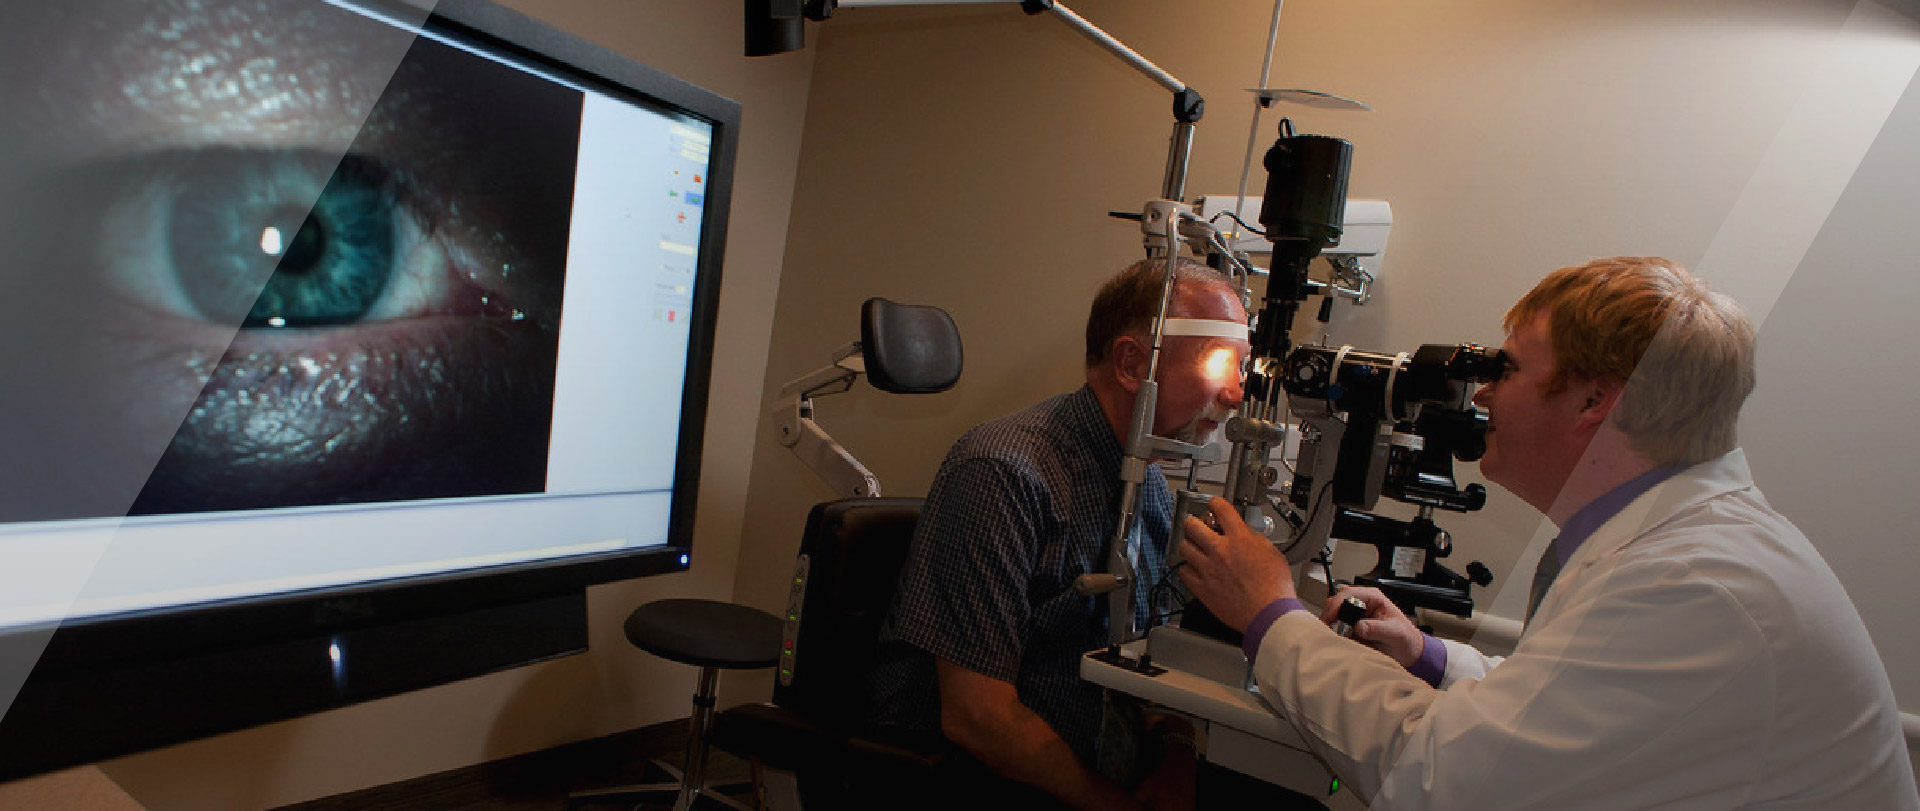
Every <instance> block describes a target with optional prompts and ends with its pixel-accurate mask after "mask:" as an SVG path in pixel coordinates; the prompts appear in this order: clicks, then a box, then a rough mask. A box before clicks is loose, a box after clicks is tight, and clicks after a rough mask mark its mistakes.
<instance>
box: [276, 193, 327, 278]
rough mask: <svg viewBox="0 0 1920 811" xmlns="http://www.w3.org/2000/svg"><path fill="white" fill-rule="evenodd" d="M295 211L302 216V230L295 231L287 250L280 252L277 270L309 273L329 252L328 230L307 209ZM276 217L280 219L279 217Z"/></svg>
mask: <svg viewBox="0 0 1920 811" xmlns="http://www.w3.org/2000/svg"><path fill="white" fill-rule="evenodd" d="M293 213H294V214H295V215H296V216H299V217H300V230H298V231H295V232H294V234H293V238H292V239H291V240H289V241H288V242H287V245H286V250H285V251H283V252H281V254H280V265H279V267H277V268H275V270H277V271H278V272H280V273H307V272H309V271H312V270H313V269H314V267H315V266H316V265H318V264H320V258H321V257H323V256H325V255H326V253H327V230H326V228H325V227H324V226H322V225H321V224H320V223H318V222H315V221H314V219H313V217H312V216H311V215H309V214H307V213H306V211H305V210H301V209H296V210H295V211H294V212H293ZM274 219H276V220H280V218H279V217H275V218H274ZM288 219H291V218H288ZM282 233H285V232H284V231H282Z"/></svg>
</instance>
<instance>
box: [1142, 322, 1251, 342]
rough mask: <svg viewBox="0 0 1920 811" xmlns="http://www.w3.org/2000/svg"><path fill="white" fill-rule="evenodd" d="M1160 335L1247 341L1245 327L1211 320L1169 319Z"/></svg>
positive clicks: (1235, 323)
mask: <svg viewBox="0 0 1920 811" xmlns="http://www.w3.org/2000/svg"><path fill="white" fill-rule="evenodd" d="M1160 334H1161V335H1166V336H1173V335H1191V336H1195V337H1199V338H1227V339H1229V340H1234V341H1244V340H1246V339H1247V325H1246V324H1242V323H1240V322H1238V321H1222V320H1218V319H1213V318H1169V319H1167V320H1166V326H1165V327H1164V329H1162V331H1161V333H1160Z"/></svg>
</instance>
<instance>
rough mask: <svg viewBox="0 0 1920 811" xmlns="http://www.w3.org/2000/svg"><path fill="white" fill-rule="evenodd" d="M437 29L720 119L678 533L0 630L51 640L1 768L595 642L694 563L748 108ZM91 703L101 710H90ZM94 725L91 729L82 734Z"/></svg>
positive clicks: (624, 95) (132, 747)
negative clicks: (584, 551) (624, 612)
mask: <svg viewBox="0 0 1920 811" xmlns="http://www.w3.org/2000/svg"><path fill="white" fill-rule="evenodd" d="M321 1H322V0H313V2H316V3H318V2H321ZM400 16H402V17H410V18H412V19H419V18H420V16H421V15H420V12H419V11H418V10H411V11H402V12H400ZM423 25H424V27H425V28H428V29H430V30H433V31H435V32H437V33H440V34H444V35H446V36H449V37H452V38H455V39H459V40H464V41H467V42H472V43H476V44H479V45H481V46H482V47H484V48H487V49H491V50H494V51H497V52H499V53H502V54H506V55H509V56H511V57H513V58H516V59H520V60H525V61H526V62H529V63H531V64H533V65H536V66H538V67H540V68H542V69H545V70H551V71H553V72H554V73H556V74H558V75H560V76H564V77H566V78H567V79H569V80H571V81H575V82H578V83H580V84H582V85H584V86H586V87H589V88H592V89H593V90H595V91H597V92H600V93H603V94H606V95H609V96H612V97H614V98H616V99H621V100H626V101H633V102H638V103H640V104H642V105H647V106H652V107H655V108H664V109H667V110H671V111H674V112H678V113H683V114H686V115H689V116H692V117H694V118H697V119H700V120H702V121H704V122H706V123H709V124H711V125H712V126H713V128H714V132H713V140H712V148H711V152H710V155H711V163H710V166H709V168H708V182H707V192H706V197H705V199H704V203H703V205H702V207H701V217H702V227H701V235H702V236H701V240H700V245H699V249H698V252H697V256H696V264H695V268H696V275H695V284H694V291H693V293H694V294H693V300H692V311H691V313H690V316H691V318H690V322H691V323H690V333H689V336H688V338H689V339H688V348H687V366H686V376H685V386H684V388H683V392H682V399H681V412H680V424H679V438H678V444H677V451H676V462H675V470H674V479H673V495H672V499H671V508H670V518H669V525H668V534H667V540H666V543H664V544H661V545H655V546H649V547H644V548H638V549H623V550H618V551H611V552H604V553H596V554H590V555H582V556H574V557H567V558H557V559H550V560H542V561H532V562H525V563H518V564H508V565H501V566H492V567H484V568H478V569H468V570H459V571H452V572H443V573H437V574H429V575H421V576H414V577H406V578H397V579H393V580H382V581H371V582H363V583H355V584H350V585H346V586H340V587H330V588H322V589H313V590H302V591H293V592H284V593H277V594H270V595H261V596H255V597H246V598H239V599H233V600H223V601H215V602H207V603H198V604H191V605H186V606H176V607H162V608H155V609H145V610H134V611H128V612H122V613H115V614H107V615H101V616H93V617H81V618H73V619H70V620H66V621H64V622H62V623H61V624H60V626H59V627H58V628H57V629H56V628H44V627H42V628H27V629H12V630H9V631H5V632H0V652H6V651H8V650H31V649H32V648H35V647H39V645H40V644H41V643H42V642H44V644H45V647H44V649H43V650H42V651H41V652H40V655H39V657H38V659H37V661H36V663H35V666H34V669H33V672H32V674H31V675H30V676H29V677H28V679H27V682H26V684H25V685H24V686H23V688H22V689H21V691H20V694H19V696H18V697H17V698H16V700H15V703H14V705H13V706H11V707H8V708H7V713H6V718H4V719H0V780H7V779H11V778H15V777H21V776H25V775H29V774H35V773H39V772H44V771H49V770H52V769H56V768H62V767H65V766H69V765H74V764H78V763H85V762H89V761H93V760H98V759H101V758H104V757H110V756H114V755H120V754H126V753H129V752H134V751H139V750H143V749H147V748H152V747H156V746H161V745H165V744H170V743H177V742H180V741H185V740H190V739H193V738H198V737H203V736H206V735H209V734H215V733H218V732H223V731H229V730H232V729H239V728H243V727H246V726H252V725H256V724H259V723H265V722H268V721H273V720H280V719H283V718H289V717H294V716H297V715H303V714H307V713H311V712H315V711H319V710H324V709H330V708H333V707H338V706H345V705H347V704H352V703H357V702H360V701H365V700H368V699H372V698H378V697H382V696H386V695H392V694H395V693H398V692H404V691H407V690H412V689H418V688H421V687H426V686H430V685H432V684H440V683H445V682H448V681H453V680H457V679H461V678H468V677H472V676H477V675H482V674H484V673H486V672H491V671H494V670H499V669H504V668H508V667H514V666H519V665H523V664H527V663H530V662H535V661H539V660H542V659H545V658H551V657H554V656H561V655H566V654H569V653H577V652H581V651H583V650H584V649H585V639H586V635H585V631H586V612H585V589H586V587H587V586H590V585H595V584H600V583H606V582H612V581H617V580H626V579H631V578H636V577H643V576H647V575H654V574H662V573H669V572H676V571H683V570H685V569H687V568H689V567H690V565H691V555H692V547H693V528H694V508H695V503H696V500H697V497H698V483H699V476H700V470H701V465H700V458H701V446H702V442H703V438H704V433H705V426H706V406H707V396H708V385H709V382H710V380H711V365H712V358H713V342H714V329H715V322H716V314H717V310H718V302H719V291H720V281H721V262H722V257H723V253H724V247H725V244H726V235H727V219H728V213H729V206H730V201H731V190H732V181H733V165H734V162H735V159H736V157H737V151H738V142H739V134H738V130H739V124H740V106H739V104H738V103H736V102H734V101H732V100H729V99H727V98H724V97H722V96H719V95H717V94H714V93H711V92H709V91H707V90H704V89H702V88H699V87H697V86H695V85H693V84H690V83H688V82H685V81H683V80H680V79H678V78H676V77H673V76H671V75H668V74H666V73H664V72H661V71H658V70H655V69H653V68H650V67H647V66H645V65H641V64H639V63H637V62H634V61H632V60H630V59H628V58H626V57H623V56H620V55H619V54H616V53H614V52H612V51H610V50H607V49H605V48H602V47H599V46H597V45H593V44H591V43H588V42H586V41H585V40H582V39H580V38H578V37H575V36H573V35H571V34H567V33H565V32H562V31H559V30H557V29H555V28H553V27H551V26H549V25H546V24H544V23H541V22H539V21H536V20H533V19H531V18H528V17H526V16H524V15H521V14H519V13H517V12H514V11H511V10H509V9H505V8H502V7H499V6H496V5H493V4H491V3H488V2H484V0H441V2H438V3H436V4H435V5H434V8H433V9H432V11H431V13H430V14H428V15H426V19H425V22H424V23H423ZM476 622H483V623H486V624H487V626H489V627H495V628H499V629H501V633H500V634H499V637H498V638H497V639H496V638H475V637H472V636H471V635H470V632H471V629H472V628H473V626H474V624H475V623H476ZM462 631H465V632H468V633H469V638H467V639H466V640H465V643H464V644H465V645H466V647H470V648H473V650H472V652H471V653H470V654H468V653H464V652H456V651H451V650H442V651H441V652H442V653H444V654H446V655H445V656H443V657H441V658H440V661H438V662H437V663H436V662H434V661H406V662H405V663H404V664H401V663H399V662H397V661H396V657H394V656H391V655H382V656H374V657H372V659H373V660H374V664H371V665H368V666H369V667H385V668H386V669H385V670H384V671H381V672H367V673H364V674H361V673H354V674H352V678H351V679H350V680H349V681H350V682H351V683H350V684H343V683H341V682H340V681H339V680H338V679H335V680H333V681H332V682H330V683H316V684H308V685H289V686H288V687H287V689H286V690H285V691H284V695H280V694H276V693H275V692H273V691H271V690H269V691H267V692H265V693H260V692H259V691H255V692H256V693H257V695H255V696H254V697H253V698H252V699H251V700H245V701H232V702H228V701H221V700H219V697H220V695H221V690H220V688H219V684H220V683H221V682H222V681H226V680H230V679H232V678H235V677H236V674H241V673H244V672H246V669H247V668H249V667H254V666H262V667H266V668H267V669H268V670H272V669H273V668H272V666H271V665H272V663H273V662H277V661H278V660H280V659H284V658H285V657H288V656H302V657H306V656H313V655H320V656H324V655H325V654H324V652H325V651H326V650H327V648H328V646H329V645H335V646H337V645H340V644H343V641H345V643H361V642H364V643H365V644H366V645H368V646H371V647H375V648H378V649H381V650H387V651H393V650H402V649H405V648H407V647H409V646H410V645H411V643H409V642H407V641H406V640H407V639H408V638H409V637H410V636H417V637H419V638H421V639H422V640H425V639H427V638H438V637H440V636H442V635H444V634H447V633H449V632H454V633H460V632H462ZM482 636H483V637H484V636H485V635H482ZM314 651H319V652H320V653H318V654H315V653H314ZM405 658H407V659H409V660H411V659H416V658H422V657H405ZM424 658H432V657H424ZM248 662H254V664H247V663H248ZM261 663H265V664H261ZM382 663H384V664H382ZM356 666H358V665H357V662H356ZM76 690H78V691H80V692H76ZM105 691H112V692H113V693H114V694H115V695H116V696H118V698H117V699H116V701H115V702H114V704H113V706H112V707H105V706H102V707H96V708H91V709H90V708H89V707H87V706H62V707H44V706H38V705H37V704H36V703H35V702H52V701H58V702H59V703H61V704H72V703H73V700H74V699H75V698H76V697H80V696H84V695H89V694H94V695H97V694H100V693H102V692H105ZM182 701H185V702H188V703H199V704H201V705H202V706H196V707H194V711H193V712H186V713H181V712H178V711H177V710H178V707H179V705H180V703H181V702H182ZM163 703H164V704H166V705H168V706H171V707H173V708H174V711H171V712H168V713H163V714H161V715H164V716H166V717H165V718H156V717H146V718H140V719H138V720H136V719H133V718H125V719H124V722H123V723H122V722H120V721H117V720H116V718H115V717H114V716H113V715H112V713H119V712H126V711H127V708H128V707H130V706H131V707H135V708H137V707H140V706H143V705H150V706H155V707H157V706H161V705H162V704H163ZM89 712H91V713H93V714H94V715H96V716H100V717H97V718H80V717H78V716H79V715H83V714H86V713H89ZM169 719H171V720H169ZM116 723H118V724H119V725H120V726H124V727H125V729H124V730H121V729H118V728H116V732H119V733H120V734H108V735H102V734H101V732H100V730H101V727H102V725H103V724H107V725H112V724H116ZM80 730H87V732H86V733H85V734H79V733H80Z"/></svg>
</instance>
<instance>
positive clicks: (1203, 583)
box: [1181, 498, 1295, 633]
mask: <svg viewBox="0 0 1920 811" xmlns="http://www.w3.org/2000/svg"><path fill="white" fill-rule="evenodd" d="M1207 506H1208V508H1209V509H1211V510H1212V511H1213V520H1214V522H1215V523H1217V524H1219V526H1220V529H1221V531H1220V532H1214V531H1213V529H1212V528H1211V527H1209V526H1207V523H1206V522H1205V521H1202V520H1200V519H1199V518H1198V517H1195V516H1188V517H1187V519H1186V520H1187V524H1186V530H1187V540H1186V551H1185V552H1184V553H1183V554H1184V555H1185V556H1186V561H1187V563H1186V567H1185V569H1186V571H1185V572H1184V573H1182V574H1181V578H1182V579H1183V580H1185V581H1186V584H1187V588H1189V589H1191V590H1192V591H1193V595H1194V596H1195V597H1198V598H1200V602H1203V603H1206V604H1207V609H1208V610H1210V611H1212V612H1213V615H1214V616H1216V617H1219V618H1220V621H1221V622H1224V623H1226V624H1227V625H1228V626H1230V627H1232V628H1233V629H1234V630H1236V631H1241V632H1243V633H1244V632H1245V631H1246V630H1247V623H1249V622H1252V621H1253V616H1254V615H1255V614H1258V613H1260V609H1262V608H1266V607H1267V604H1268V603H1271V602H1273V601H1274V600H1278V599H1282V598H1285V597H1293V596H1295V592H1294V590H1293V571H1292V570H1291V569H1290V568H1289V567H1288V566H1287V559H1286V558H1285V557H1284V556H1282V555H1281V554H1280V552H1279V550H1276V549H1274V548H1273V544H1272V543H1270V542H1268V541H1267V539H1266V538H1262V537H1260V536H1259V535H1258V534H1256V533H1254V531H1253V530H1251V529H1248V528H1247V524H1246V522H1245V521H1242V520H1240V514H1239V513H1238V512H1235V511H1234V509H1233V505H1232V504H1229V503H1227V500H1226V499H1222V498H1216V499H1214V500H1213V501H1212V502H1210V503H1209V504H1208V505H1207Z"/></svg>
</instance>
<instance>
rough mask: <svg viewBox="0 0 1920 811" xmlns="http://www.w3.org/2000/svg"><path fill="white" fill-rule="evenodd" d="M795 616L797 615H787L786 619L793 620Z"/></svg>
mask: <svg viewBox="0 0 1920 811" xmlns="http://www.w3.org/2000/svg"><path fill="white" fill-rule="evenodd" d="M795 616H797V615H795V614H788V615H787V619H793V618H794V617H795Z"/></svg>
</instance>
